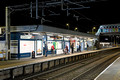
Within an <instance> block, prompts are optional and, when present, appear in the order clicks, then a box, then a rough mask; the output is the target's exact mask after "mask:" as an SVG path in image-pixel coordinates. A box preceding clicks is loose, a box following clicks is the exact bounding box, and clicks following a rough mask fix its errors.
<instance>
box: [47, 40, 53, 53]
mask: <svg viewBox="0 0 120 80" xmlns="http://www.w3.org/2000/svg"><path fill="white" fill-rule="evenodd" d="M47 45H48V50H49V51H50V50H51V46H52V45H53V41H48V42H47Z"/></svg>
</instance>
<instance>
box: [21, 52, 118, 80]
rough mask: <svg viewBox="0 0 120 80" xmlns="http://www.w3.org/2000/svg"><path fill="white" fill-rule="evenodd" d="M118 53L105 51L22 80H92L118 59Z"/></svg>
mask: <svg viewBox="0 0 120 80" xmlns="http://www.w3.org/2000/svg"><path fill="white" fill-rule="evenodd" d="M113 53H114V54H113ZM119 53H120V52H119V50H113V51H107V52H106V53H104V54H99V55H96V56H93V57H90V58H87V59H83V60H80V61H77V62H74V63H70V64H68V65H65V66H61V67H58V68H55V69H52V70H49V71H46V72H43V73H40V74H36V75H33V76H30V77H26V78H23V79H22V80H94V78H95V77H96V76H97V75H98V74H99V73H100V72H101V71H103V70H104V69H105V68H106V67H107V66H108V65H109V64H110V63H112V62H113V61H114V60H115V59H116V58H117V57H119Z"/></svg>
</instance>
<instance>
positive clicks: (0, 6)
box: [0, 0, 120, 32]
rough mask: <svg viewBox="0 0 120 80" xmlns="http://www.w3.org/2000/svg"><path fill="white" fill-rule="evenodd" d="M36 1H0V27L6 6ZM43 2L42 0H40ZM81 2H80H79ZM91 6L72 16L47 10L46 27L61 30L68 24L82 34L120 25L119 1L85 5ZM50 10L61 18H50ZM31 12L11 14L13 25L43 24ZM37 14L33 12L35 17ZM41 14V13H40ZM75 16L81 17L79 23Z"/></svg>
mask: <svg viewBox="0 0 120 80" xmlns="http://www.w3.org/2000/svg"><path fill="white" fill-rule="evenodd" d="M31 1H33V2H34V1H35V0H0V26H4V25H5V6H13V5H19V4H26V3H30V2H31ZM39 1H41V0H39ZM79 1H80V0H79ZM84 5H85V6H90V8H88V9H81V10H72V11H70V15H69V16H66V11H61V10H60V7H59V6H58V7H55V8H49V9H48V8H46V9H45V15H46V16H45V17H44V18H45V20H46V21H45V22H44V23H43V24H44V25H50V26H54V27H59V28H65V29H67V27H66V25H65V24H66V23H69V24H70V29H71V30H74V28H75V27H78V30H79V31H80V32H88V31H91V30H92V28H93V27H94V26H96V27H97V28H99V26H100V25H103V24H116V23H120V11H119V10H120V5H119V2H117V0H107V1H102V2H93V3H87V4H84ZM49 10H52V11H55V12H57V13H60V15H59V16H49ZM29 13H30V10H27V11H16V12H15V11H14V12H13V13H12V14H11V25H12V26H14V25H34V24H41V23H40V19H38V20H36V19H35V18H31V17H30V14H29ZM34 13H35V12H33V16H35V15H34ZM39 14H41V12H39ZM74 15H76V16H79V18H78V21H77V20H76V18H75V17H74Z"/></svg>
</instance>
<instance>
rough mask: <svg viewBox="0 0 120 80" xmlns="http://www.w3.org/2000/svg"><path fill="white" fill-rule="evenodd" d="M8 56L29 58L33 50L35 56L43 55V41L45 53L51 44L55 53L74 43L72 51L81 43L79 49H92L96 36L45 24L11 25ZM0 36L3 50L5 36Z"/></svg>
mask: <svg viewBox="0 0 120 80" xmlns="http://www.w3.org/2000/svg"><path fill="white" fill-rule="evenodd" d="M10 29H11V30H10V32H11V40H10V56H11V59H18V58H19V59H20V58H31V52H32V51H35V57H42V56H43V55H45V43H47V46H48V52H47V54H48V55H49V54H52V53H51V46H52V45H54V47H55V54H63V53H64V52H63V49H64V48H65V46H66V45H67V46H68V50H69V53H70V52H71V48H70V45H71V44H74V52H77V46H78V45H81V51H85V50H87V44H88V46H89V49H90V50H93V48H94V44H95V41H96V40H97V36H95V35H92V34H87V33H81V32H77V31H71V30H66V29H60V28H55V27H51V26H46V25H26V26H11V27H10ZM2 38H3V37H0V40H1V41H0V44H1V45H2V47H1V49H0V50H5V38H4V39H2Z"/></svg>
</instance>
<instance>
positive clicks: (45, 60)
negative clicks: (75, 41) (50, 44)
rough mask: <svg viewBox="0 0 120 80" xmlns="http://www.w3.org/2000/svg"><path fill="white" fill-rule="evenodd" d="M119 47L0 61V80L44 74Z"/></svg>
mask: <svg viewBox="0 0 120 80" xmlns="http://www.w3.org/2000/svg"><path fill="white" fill-rule="evenodd" d="M119 48H120V47H113V48H105V49H100V50H93V51H85V52H79V53H73V54H66V55H54V56H48V57H41V58H35V59H21V60H8V61H0V80H4V79H7V80H9V79H10V80H11V79H14V78H15V77H18V76H21V75H22V76H23V75H29V74H34V73H37V72H44V71H47V70H50V69H52V68H55V67H58V66H60V65H65V64H67V63H70V62H75V61H78V60H81V59H85V58H88V57H92V56H95V55H98V54H100V53H104V52H106V51H108V50H114V49H119Z"/></svg>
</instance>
